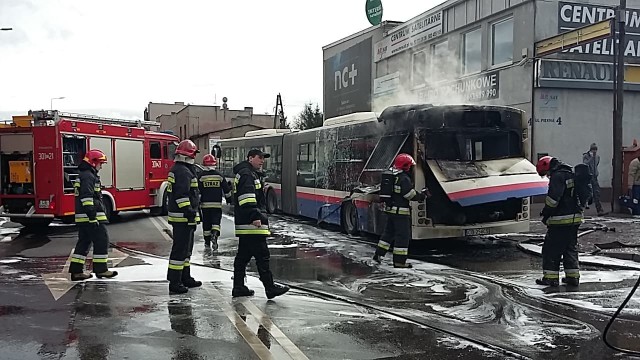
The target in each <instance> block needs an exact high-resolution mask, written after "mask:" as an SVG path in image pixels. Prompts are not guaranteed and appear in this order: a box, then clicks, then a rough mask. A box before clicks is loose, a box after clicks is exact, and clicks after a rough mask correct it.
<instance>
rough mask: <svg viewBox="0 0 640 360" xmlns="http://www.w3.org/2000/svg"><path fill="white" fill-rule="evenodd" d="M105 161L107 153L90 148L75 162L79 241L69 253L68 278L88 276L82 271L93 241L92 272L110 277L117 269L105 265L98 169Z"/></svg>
mask: <svg viewBox="0 0 640 360" xmlns="http://www.w3.org/2000/svg"><path fill="white" fill-rule="evenodd" d="M106 162H107V156H106V155H105V154H104V153H103V152H102V151H100V150H95V149H94V150H89V151H88V152H87V154H86V155H85V157H84V159H83V160H82V162H81V163H80V165H79V166H78V170H79V171H80V174H79V176H78V179H77V180H76V181H75V182H74V184H73V187H74V190H75V191H74V192H75V198H76V214H75V219H76V225H77V226H78V242H77V243H76V248H75V250H74V252H73V255H72V256H71V264H70V265H69V272H70V273H71V280H73V281H81V280H86V279H89V278H91V274H86V273H84V263H85V260H86V258H87V254H88V253H89V247H90V246H91V243H92V242H93V272H95V273H96V276H97V277H98V278H112V277H114V276H116V275H118V272H117V271H109V268H108V266H107V260H108V252H109V233H107V227H106V226H105V223H107V215H106V214H105V212H104V203H103V202H102V201H103V200H102V187H101V186H100V177H99V176H98V171H100V169H101V168H102V164H105V163H106Z"/></svg>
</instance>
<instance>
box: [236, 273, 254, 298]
mask: <svg viewBox="0 0 640 360" xmlns="http://www.w3.org/2000/svg"><path fill="white" fill-rule="evenodd" d="M254 294H255V291H253V290H251V289H249V288H248V287H247V286H246V285H245V284H244V274H240V273H239V272H234V273H233V290H231V296H232V297H241V296H253V295H254Z"/></svg>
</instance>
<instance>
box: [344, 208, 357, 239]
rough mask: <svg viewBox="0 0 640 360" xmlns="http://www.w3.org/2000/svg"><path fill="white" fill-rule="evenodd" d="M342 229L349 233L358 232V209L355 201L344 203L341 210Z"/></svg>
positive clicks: (355, 233) (354, 233)
mask: <svg viewBox="0 0 640 360" xmlns="http://www.w3.org/2000/svg"><path fill="white" fill-rule="evenodd" d="M341 220H342V221H341V222H342V230H343V231H344V232H346V233H347V234H349V235H357V234H358V209H357V208H356V206H355V205H354V204H353V202H351V201H348V202H345V203H344V204H342V211H341Z"/></svg>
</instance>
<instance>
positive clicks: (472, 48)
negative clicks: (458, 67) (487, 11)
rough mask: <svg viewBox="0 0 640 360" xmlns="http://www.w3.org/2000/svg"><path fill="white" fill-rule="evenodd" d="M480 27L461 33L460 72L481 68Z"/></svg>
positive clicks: (465, 72)
mask: <svg viewBox="0 0 640 360" xmlns="http://www.w3.org/2000/svg"><path fill="white" fill-rule="evenodd" d="M481 45H482V29H476V30H472V31H469V32H468V33H465V34H463V35H462V73H463V75H466V74H472V73H477V72H480V70H482V52H481V49H482V46H481Z"/></svg>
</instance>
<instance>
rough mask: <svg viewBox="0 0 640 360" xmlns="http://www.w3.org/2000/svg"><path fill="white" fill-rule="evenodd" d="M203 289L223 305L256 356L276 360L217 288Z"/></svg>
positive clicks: (223, 308) (226, 313)
mask: <svg viewBox="0 0 640 360" xmlns="http://www.w3.org/2000/svg"><path fill="white" fill-rule="evenodd" d="M203 289H205V291H206V292H208V293H209V294H210V295H212V296H213V297H214V300H217V301H216V302H217V303H218V304H220V305H221V307H222V311H224V314H225V315H227V318H229V321H231V323H232V324H233V326H235V328H236V330H238V332H239V333H240V335H241V336H242V337H243V338H244V340H245V341H246V342H247V344H248V345H249V347H251V349H252V350H253V351H254V352H255V353H256V355H258V357H259V358H260V359H263V360H267V359H268V360H274V357H273V354H271V351H269V349H268V348H267V347H266V346H265V345H264V344H263V343H262V341H261V340H260V339H259V338H258V336H257V335H256V334H254V333H253V332H252V331H251V329H250V328H249V326H248V325H247V324H246V323H245V321H244V320H242V318H241V317H240V315H238V313H237V312H236V311H235V310H234V309H233V308H232V307H231V305H229V303H227V301H225V299H224V298H223V297H222V294H220V292H219V291H218V289H217V288H216V287H215V286H213V287H209V286H203Z"/></svg>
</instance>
